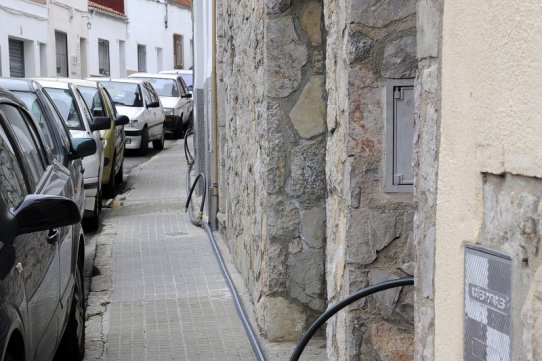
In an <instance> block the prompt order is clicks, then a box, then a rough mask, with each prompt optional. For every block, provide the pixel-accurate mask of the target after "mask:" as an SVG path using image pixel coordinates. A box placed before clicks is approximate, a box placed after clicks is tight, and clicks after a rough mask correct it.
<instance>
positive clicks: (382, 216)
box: [370, 213, 400, 251]
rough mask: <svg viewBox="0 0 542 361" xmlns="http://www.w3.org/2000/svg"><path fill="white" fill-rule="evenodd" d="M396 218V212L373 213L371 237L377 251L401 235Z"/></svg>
mask: <svg viewBox="0 0 542 361" xmlns="http://www.w3.org/2000/svg"><path fill="white" fill-rule="evenodd" d="M396 218H397V216H396V215H395V214H394V213H391V214H386V213H371V225H370V226H371V237H372V239H373V240H374V241H373V242H374V245H375V249H376V250H377V251H381V250H383V249H384V248H385V247H387V246H388V245H389V244H390V243H391V242H393V240H395V239H396V238H398V237H399V236H400V232H399V231H400V230H399V229H398V227H397V219H396Z"/></svg>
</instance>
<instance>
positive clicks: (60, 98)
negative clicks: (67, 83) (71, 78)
mask: <svg viewBox="0 0 542 361" xmlns="http://www.w3.org/2000/svg"><path fill="white" fill-rule="evenodd" d="M45 90H46V91H47V93H48V94H49V96H50V97H51V99H52V100H53V102H54V103H55V105H56V107H57V109H58V111H59V112H60V115H61V116H62V120H64V123H66V125H67V126H68V128H69V129H74V130H84V129H85V127H84V126H83V122H82V120H81V117H80V116H79V112H78V111H77V105H76V103H75V99H74V98H73V97H72V94H71V93H70V91H69V90H68V89H58V88H48V87H46V88H45Z"/></svg>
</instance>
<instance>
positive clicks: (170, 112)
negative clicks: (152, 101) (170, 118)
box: [164, 108, 173, 115]
mask: <svg viewBox="0 0 542 361" xmlns="http://www.w3.org/2000/svg"><path fill="white" fill-rule="evenodd" d="M164 114H165V115H173V109H171V108H164Z"/></svg>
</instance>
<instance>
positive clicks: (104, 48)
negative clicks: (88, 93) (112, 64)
mask: <svg viewBox="0 0 542 361" xmlns="http://www.w3.org/2000/svg"><path fill="white" fill-rule="evenodd" d="M98 72H99V73H100V75H105V76H109V74H110V70H109V41H107V40H104V39H98Z"/></svg>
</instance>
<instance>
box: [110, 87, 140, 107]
mask: <svg viewBox="0 0 542 361" xmlns="http://www.w3.org/2000/svg"><path fill="white" fill-rule="evenodd" d="M102 85H103V86H104V87H105V88H106V89H107V91H108V92H109V95H111V98H112V99H113V102H114V103H115V105H120V106H125V107H142V106H143V100H142V98H141V92H140V90H139V86H138V84H136V83H123V82H119V81H104V82H102Z"/></svg>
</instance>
